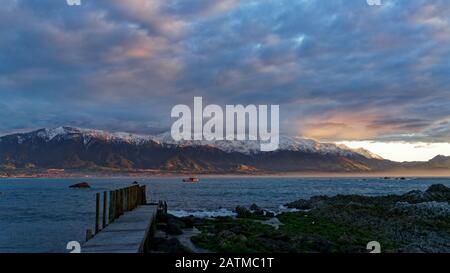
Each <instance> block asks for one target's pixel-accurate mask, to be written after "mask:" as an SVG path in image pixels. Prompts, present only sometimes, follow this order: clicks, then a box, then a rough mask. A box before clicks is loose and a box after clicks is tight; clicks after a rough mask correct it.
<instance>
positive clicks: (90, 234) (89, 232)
mask: <svg viewBox="0 0 450 273" xmlns="http://www.w3.org/2000/svg"><path fill="white" fill-rule="evenodd" d="M91 238H92V229H87V230H86V242H87V241H89V240H90V239H91Z"/></svg>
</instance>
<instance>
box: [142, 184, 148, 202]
mask: <svg viewBox="0 0 450 273" xmlns="http://www.w3.org/2000/svg"><path fill="white" fill-rule="evenodd" d="M141 190H142V203H141V205H145V204H147V190H146V187H145V185H143V186H142V187H141Z"/></svg>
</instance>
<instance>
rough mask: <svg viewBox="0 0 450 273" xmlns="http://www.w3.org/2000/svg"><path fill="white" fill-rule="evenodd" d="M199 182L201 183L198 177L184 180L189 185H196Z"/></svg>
mask: <svg viewBox="0 0 450 273" xmlns="http://www.w3.org/2000/svg"><path fill="white" fill-rule="evenodd" d="M198 181H200V180H199V179H198V178H196V177H189V178H185V179H183V182H187V183H196V182H198Z"/></svg>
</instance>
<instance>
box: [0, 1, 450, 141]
mask: <svg viewBox="0 0 450 273" xmlns="http://www.w3.org/2000/svg"><path fill="white" fill-rule="evenodd" d="M5 2H6V3H4V4H3V5H2V6H0V32H1V37H2V39H1V40H0V97H1V101H0V106H1V109H0V121H1V122H0V132H10V131H14V130H22V129H28V128H36V127H47V126H48V127H50V126H60V125H65V124H69V125H70V124H71V125H76V126H81V127H95V128H99V129H110V130H118V131H133V132H139V133H146V132H156V131H161V130H165V129H167V128H168V127H169V126H170V117H169V113H170V109H171V107H172V106H173V105H175V104H178V103H191V102H192V97H193V96H194V95H201V96H203V97H204V100H205V101H206V102H207V103H218V104H225V103H232V104H237V103H244V104H250V103H254V104H258V103H267V104H280V105H281V115H282V118H281V120H282V126H283V128H282V132H284V133H289V134H300V135H303V136H307V137H315V138H322V139H330V140H342V139H382V140H384V139H387V140H392V139H401V140H406V141H408V140H425V141H449V140H450V137H449V120H450V110H449V109H450V107H449V106H450V105H449V104H450V100H449V99H448V98H449V97H450V79H449V78H448V75H449V74H450V62H449V61H448V60H450V20H449V16H448V14H450V5H449V4H448V2H447V1H445V0H435V1H426V0H408V1H406V0H398V1H395V0H385V1H384V5H383V6H382V7H370V6H368V5H367V4H366V1H364V0H352V1H343V0H333V1H325V0H298V1H287V0H286V1H279V0H277V1H275V0H273V1H272V0H260V1H237V0H222V1H219V0H215V1H212V0H208V1H206V0H197V1H194V0H188V1H186V0H184V1H183V0H170V1H163V0H153V1H151V0H129V1H121V0H110V1H106V0H100V1H89V0H84V1H83V4H82V6H80V7H69V6H67V5H66V4H65V1H64V0H61V1H55V0H44V1H42V0H40V1H32V0H19V1H12V0H7V1H5ZM318 124H320V126H321V128H317V127H318ZM337 124H339V126H337ZM318 129H320V130H318Z"/></svg>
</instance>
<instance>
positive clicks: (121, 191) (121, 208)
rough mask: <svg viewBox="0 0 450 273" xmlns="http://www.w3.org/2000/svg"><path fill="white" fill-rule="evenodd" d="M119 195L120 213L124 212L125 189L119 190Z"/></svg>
mask: <svg viewBox="0 0 450 273" xmlns="http://www.w3.org/2000/svg"><path fill="white" fill-rule="evenodd" d="M119 195H120V215H122V214H123V199H124V198H123V195H124V194H123V189H120V190H119Z"/></svg>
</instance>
